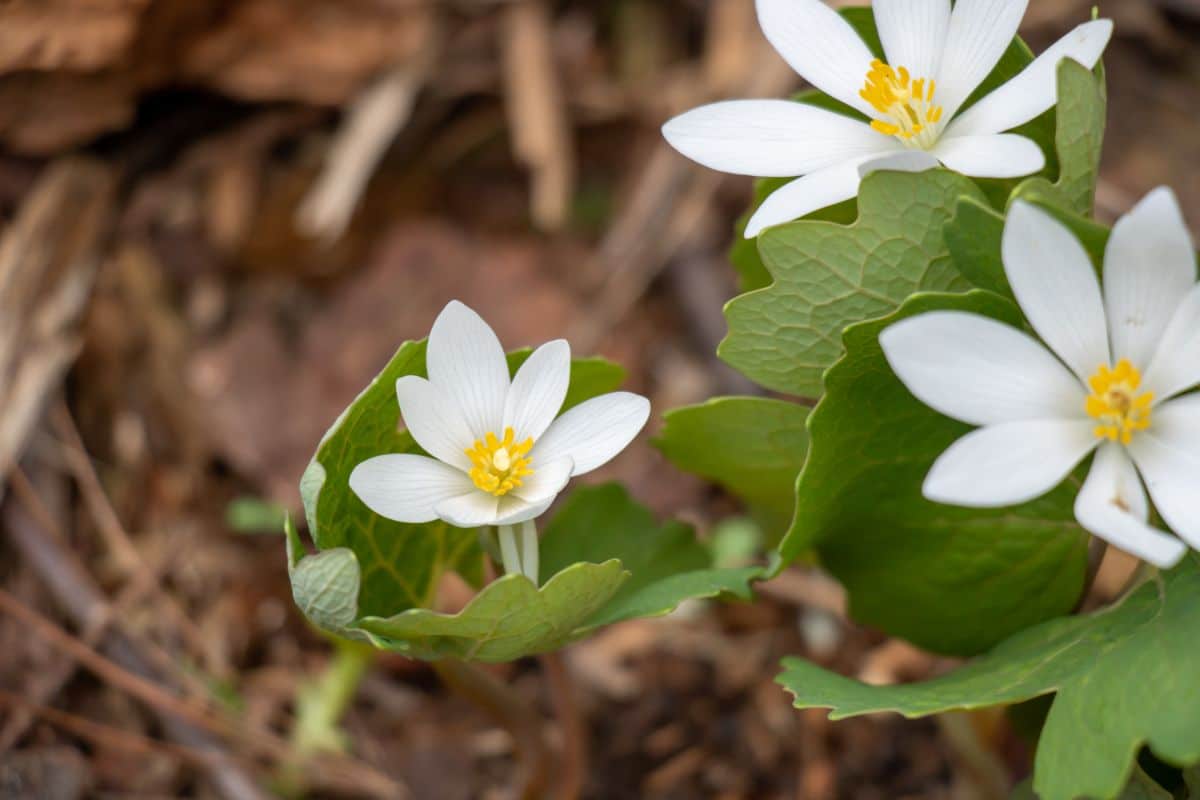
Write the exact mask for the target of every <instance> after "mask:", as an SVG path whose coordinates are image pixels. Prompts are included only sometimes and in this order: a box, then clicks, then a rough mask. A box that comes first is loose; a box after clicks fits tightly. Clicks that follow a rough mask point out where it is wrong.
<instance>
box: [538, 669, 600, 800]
mask: <svg viewBox="0 0 1200 800" xmlns="http://www.w3.org/2000/svg"><path fill="white" fill-rule="evenodd" d="M539 660H540V661H541V662H542V671H543V672H544V673H545V675H546V680H547V681H548V682H549V684H550V697H551V699H552V701H553V703H554V713H555V715H556V716H557V717H558V723H559V726H560V727H561V728H562V735H563V748H562V753H561V758H560V761H559V769H560V777H559V779H558V786H557V787H555V788H556V794H555V797H556V798H557V800H578V799H579V797H580V796H581V795H582V794H583V789H584V786H585V785H586V783H587V774H588V731H587V721H586V720H585V719H584V718H583V714H582V713H580V710H579V703H578V700H577V698H576V697H575V687H574V685H573V681H572V680H571V672H570V669H569V668H568V667H567V663H566V660H565V659H564V658H563V657H562V653H561V652H555V653H547V654H545V655H543V656H541V657H540V659H539Z"/></svg>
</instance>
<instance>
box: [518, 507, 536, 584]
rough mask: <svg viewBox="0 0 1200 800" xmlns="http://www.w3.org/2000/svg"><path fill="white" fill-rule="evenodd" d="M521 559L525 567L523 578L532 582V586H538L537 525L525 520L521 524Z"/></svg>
mask: <svg viewBox="0 0 1200 800" xmlns="http://www.w3.org/2000/svg"><path fill="white" fill-rule="evenodd" d="M521 550H522V551H523V552H522V554H521V559H522V561H523V562H524V565H525V577H527V578H529V580H531V581H533V585H534V586H537V585H538V568H539V566H540V565H539V563H538V557H539V554H538V537H537V525H536V524H534V521H533V520H531V519H530V520H526V521H525V522H522V523H521Z"/></svg>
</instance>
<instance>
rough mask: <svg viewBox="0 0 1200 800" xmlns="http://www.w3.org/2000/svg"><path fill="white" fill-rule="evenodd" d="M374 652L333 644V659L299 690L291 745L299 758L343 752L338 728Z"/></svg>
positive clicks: (355, 644) (356, 645)
mask: <svg viewBox="0 0 1200 800" xmlns="http://www.w3.org/2000/svg"><path fill="white" fill-rule="evenodd" d="M374 657H375V651H374V650H373V649H371V648H369V647H367V646H365V645H363V644H360V643H358V642H350V641H346V640H345V639H336V640H334V651H333V658H332V659H330V662H329V664H328V666H326V668H325V671H324V672H323V673H322V674H321V675H320V676H319V677H317V678H316V679H315V680H313V681H311V682H308V683H305V684H303V685H301V686H300V688H299V689H298V691H297V694H296V724H295V727H294V728H293V729H292V743H293V745H294V746H295V748H296V751H297V752H298V753H300V754H302V755H303V754H308V753H314V752H318V751H321V750H336V751H341V750H343V749H344V744H345V741H344V737H343V734H342V732H341V730H340V728H339V727H338V724H339V722H340V721H341V719H342V716H343V715H344V714H345V713H346V709H348V708H349V707H350V703H351V702H353V700H354V695H355V694H356V693H357V691H358V685H359V683H361V682H362V678H363V675H364V674H366V671H367V668H368V667H369V666H370V665H371V662H372V661H373V660H374Z"/></svg>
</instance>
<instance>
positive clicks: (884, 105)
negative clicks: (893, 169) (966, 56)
mask: <svg viewBox="0 0 1200 800" xmlns="http://www.w3.org/2000/svg"><path fill="white" fill-rule="evenodd" d="M936 91H937V82H936V81H934V80H932V79H927V78H918V79H916V80H913V78H912V75H911V74H909V71H908V70H907V69H906V68H904V67H900V68H899V69H893V68H892V67H891V66H889V65H887V64H885V63H884V62H882V61H880V60H879V59H875V60H874V61H872V62H871V69H870V70H869V71H868V72H867V80H866V84H865V85H864V86H863V88H862V91H861V92H859V96H860V97H862V99H863V100H866V101H867V102H868V103H870V104H871V107H872V108H874V109H875V110H876V111H878V112H879V113H880V114H882V115H883V117H884V119H877V120H873V121H872V122H871V127H872V128H874V129H875V130H877V131H879V132H880V133H882V134H884V135H885V136H895V137H897V138H898V139H900V141H902V142H904V143H905V144H908V145H909V146H917V147H929V146H930V145H932V144H933V137H934V134H935V131H934V130H933V126H935V125H937V124H938V123H939V122H941V120H942V107H941V106H937V105H934V104H933V95H934V92H936Z"/></svg>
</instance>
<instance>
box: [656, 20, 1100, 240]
mask: <svg viewBox="0 0 1200 800" xmlns="http://www.w3.org/2000/svg"><path fill="white" fill-rule="evenodd" d="M757 2H758V18H759V23H760V24H761V26H762V30H763V33H764V34H765V35H766V37H767V39H768V40H769V41H770V42H771V44H772V45H773V46H774V47H775V49H776V50H777V51H778V52H779V54H780V55H781V56H782V57H783V59H784V60H785V61H787V62H788V64H790V65H791V67H792V68H793V69H794V70H796V72H798V73H799V74H800V75H801V76H802V77H803V78H805V79H807V80H808V82H809V83H811V84H812V85H813V86H815V87H816V88H817V89H819V90H821V91H822V92H824V93H825V94H827V95H829V96H830V97H833V98H835V99H837V100H840V101H841V102H843V103H845V104H847V105H849V106H851V107H852V108H854V109H855V110H857V111H859V112H861V113H862V114H864V115H866V116H867V118H868V119H869V120H870V123H869V124H868V123H866V122H862V121H860V120H857V119H854V118H851V117H849V116H845V115H842V114H837V113H834V112H832V111H826V110H824V109H821V108H817V107H815V106H811V105H807V104H804V103H797V102H792V101H788V100H734V101H729V102H723V103H714V104H712V105H708V106H703V107H701V108H697V109H694V110H692V111H689V112H687V113H685V114H682V115H680V116H678V117H676V118H675V119H672V120H671V121H669V122H668V123H667V124H666V125H664V126H663V135H664V136H665V137H666V139H667V141H668V142H670V143H671V145H672V146H674V147H675V149H676V150H678V151H679V152H681V153H683V154H684V155H685V156H687V157H688V158H691V159H692V160H694V161H697V162H699V163H701V164H703V165H705V166H707V167H710V168H712V169H715V170H719V171H721V172H729V173H733V174H737V175H751V176H755V177H762V178H771V177H777V178H787V177H794V176H798V175H799V176H803V177H800V178H798V179H797V180H795V181H792V182H791V183H789V184H787V185H785V186H783V187H782V188H780V189H779V190H777V191H776V192H774V193H773V194H771V195H770V197H768V198H767V199H766V201H765V202H764V203H763V204H762V206H760V207H759V209H758V211H757V212H756V213H755V214H754V216H753V217H752V218H751V219H750V222H749V224H748V225H747V227H746V236H747V237H749V238H752V237H755V236H757V235H758V234H759V233H760V232H761V231H762V230H763V229H765V228H767V227H769V226H771V225H777V224H779V223H782V222H789V221H791V220H794V219H799V218H800V217H803V216H806V215H808V214H810V213H812V212H814V211H817V210H818V209H821V208H825V207H826V206H831V205H834V204H836V203H840V202H842V201H843V200H849V199H850V198H852V197H855V196H857V195H858V186H859V183H860V181H861V179H862V176H863V175H866V174H867V173H869V172H873V171H875V170H878V169H901V170H906V171H920V170H924V169H928V168H930V167H934V166H936V165H937V164H938V163H941V164H944V165H945V166H947V167H949V168H950V169H952V170H955V171H957V172H961V173H962V174H964V175H969V176H972V177H978V178H1013V177H1019V176H1022V175H1030V174H1032V173H1034V172H1038V171H1039V170H1041V169H1042V168H1043V167H1044V166H1045V157H1044V156H1043V154H1042V151H1041V149H1040V148H1039V147H1038V146H1037V145H1036V144H1035V143H1034V142H1032V141H1031V140H1029V139H1027V138H1025V137H1023V136H1019V135H1016V134H1011V133H1004V131H1010V130H1012V129H1013V128H1016V127H1019V126H1020V125H1023V124H1025V123H1026V122H1029V121H1030V120H1032V119H1033V118H1035V117H1037V116H1038V115H1039V114H1041V113H1042V112H1044V111H1046V110H1047V109H1049V108H1050V107H1051V106H1053V105H1054V104H1055V102H1056V99H1057V95H1058V86H1057V71H1058V65H1059V63H1060V62H1061V61H1062V60H1063V59H1064V58H1071V59H1074V60H1075V61H1078V62H1080V63H1082V64H1084V65H1085V66H1087V67H1088V68H1091V67H1093V66H1094V65H1095V64H1096V62H1097V61H1098V60H1099V59H1100V56H1101V54H1102V53H1103V52H1104V48H1105V46H1107V44H1108V40H1109V38H1110V37H1111V36H1112V22H1111V21H1109V20H1093V21H1091V22H1087V23H1084V24H1083V25H1080V26H1079V27H1077V28H1076V29H1075V30H1073V31H1072V32H1071V33H1068V34H1067V35H1066V36H1064V37H1063V38H1062V39H1060V40H1059V41H1058V42H1056V43H1055V44H1054V45H1053V46H1052V47H1050V48H1049V49H1048V50H1046V52H1044V53H1042V55H1041V56H1039V57H1038V58H1037V59H1035V60H1034V61H1033V63H1031V64H1030V65H1029V66H1028V67H1026V68H1025V69H1024V70H1023V71H1022V72H1021V73H1020V74H1018V75H1017V76H1015V77H1014V78H1013V79H1012V80H1010V81H1008V82H1007V83H1005V84H1004V85H1003V86H1001V87H999V88H998V89H996V90H995V91H993V92H991V93H990V94H988V95H987V96H986V97H984V98H982V99H981V100H979V102H977V103H975V104H974V105H972V106H971V107H970V108H968V109H967V110H965V111H963V113H961V114H960V113H959V111H960V110H961V109H962V108H963V105H964V104H965V103H966V101H967V100H968V98H970V96H971V95H972V93H973V92H974V91H975V90H976V89H977V88H978V87H979V85H980V84H981V83H982V82H983V81H984V79H985V78H987V76H988V75H989V74H990V73H991V72H992V70H993V68H995V66H996V64H997V63H999V61H1000V58H1001V56H1002V55H1003V54H1004V51H1005V50H1006V49H1007V48H1008V46H1009V44H1010V43H1011V42H1012V40H1013V37H1015V36H1016V34H1017V27H1018V25H1019V24H1020V22H1021V19H1022V17H1024V15H1025V8H1026V6H1027V5H1028V4H1029V0H958V2H957V3H955V4H954V6H953V9H951V5H950V0H875V2H874V11H875V22H876V25H877V26H878V29H879V36H880V39H881V40H882V43H883V49H884V53H885V54H886V56H887V62H886V63H885V62H883V61H881V60H879V59H877V58H875V56H873V55H872V54H871V51H870V50H869V49H868V48H867V45H866V44H864V43H863V41H862V39H860V38H859V36H858V34H857V33H855V31H854V29H853V28H852V27H851V26H850V24H849V23H847V22H846V21H845V20H844V19H843V18H842V17H841V16H840V15H838V13H837V12H836V11H834V10H833V9H831V8H830V7H829V6H827V5H825V3H824V2H822V0H757Z"/></svg>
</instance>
